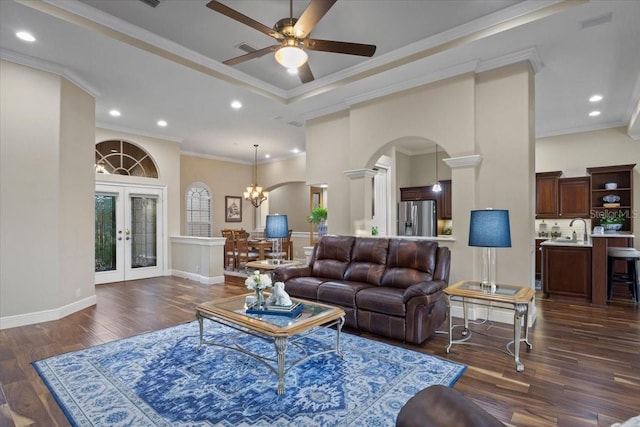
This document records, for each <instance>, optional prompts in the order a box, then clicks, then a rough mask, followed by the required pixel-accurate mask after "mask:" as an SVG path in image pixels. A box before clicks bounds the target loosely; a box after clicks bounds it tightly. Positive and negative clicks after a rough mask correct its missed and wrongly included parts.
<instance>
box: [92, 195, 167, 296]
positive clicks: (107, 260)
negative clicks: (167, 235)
mask: <svg viewBox="0 0 640 427" xmlns="http://www.w3.org/2000/svg"><path fill="white" fill-rule="evenodd" d="M162 195H163V190H162V189H161V188H147V187H130V186H123V185H110V184H96V192H95V211H96V227H95V283H96V284H101V283H110V282H120V281H124V280H133V279H143V278H147V277H156V276H162V275H163V271H164V266H163V259H164V257H163V246H164V245H163V235H162V234H163V233H162V230H163V228H164V227H163V208H162Z"/></svg>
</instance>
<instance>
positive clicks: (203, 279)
mask: <svg viewBox="0 0 640 427" xmlns="http://www.w3.org/2000/svg"><path fill="white" fill-rule="evenodd" d="M170 275H171V276H176V277H180V278H182V279H187V280H192V281H194V282H198V283H201V284H203V285H224V275H222V276H213V277H207V276H203V275H201V274H196V273H190V272H188V271H181V270H171V272H170Z"/></svg>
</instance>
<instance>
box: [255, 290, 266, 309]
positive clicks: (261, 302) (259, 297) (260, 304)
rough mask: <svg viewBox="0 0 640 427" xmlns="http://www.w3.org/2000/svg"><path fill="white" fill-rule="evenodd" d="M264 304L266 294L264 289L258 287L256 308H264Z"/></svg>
mask: <svg viewBox="0 0 640 427" xmlns="http://www.w3.org/2000/svg"><path fill="white" fill-rule="evenodd" d="M263 306H264V294H263V292H262V289H256V305H255V308H256V309H257V310H262V308H263Z"/></svg>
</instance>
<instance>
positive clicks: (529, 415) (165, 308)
mask: <svg viewBox="0 0 640 427" xmlns="http://www.w3.org/2000/svg"><path fill="white" fill-rule="evenodd" d="M244 292H245V289H244V288H243V287H242V286H237V285H227V286H219V285H213V286H204V285H200V284H197V283H194V282H189V281H187V280H182V279H178V278H175V277H161V278H155V279H146V280H136V281H131V282H125V283H115V284H109V285H100V286H97V287H96V295H97V305H95V306H93V307H90V308H87V309H85V310H82V311H81V312H78V313H75V314H72V315H70V316H68V317H65V318H64V319H61V320H58V321H54V322H47V323H41V324H37V325H30V326H24V327H19V328H12V329H6V330H2V331H0V386H1V387H0V426H14V425H15V426H27V425H29V426H47V427H48V426H67V425H69V423H68V422H67V420H66V418H65V416H64V414H63V413H62V411H61V410H60V408H59V407H58V405H57V403H56V402H55V400H54V398H53V397H52V396H51V394H50V393H49V392H48V390H47V388H46V386H45V385H44V384H43V383H42V381H41V380H40V378H39V376H38V374H37V373H36V371H35V370H34V369H33V367H32V366H31V362H33V361H35V360H38V359H42V358H46V357H49V356H53V355H56V354H60V353H63V352H68V351H73V350H78V349H82V348H86V347H89V346H93V345H96V344H101V343H105V342H109V341H113V340H116V339H120V338H125V337H129V336H132V335H136V334H140V333H143V332H148V331H152V330H157V329H162V328H166V327H169V326H173V325H177V324H180V323H183V322H188V321H192V320H194V309H195V306H196V305H197V304H198V303H199V302H202V301H206V300H210V299H214V298H218V297H223V296H231V295H236V294H240V293H244ZM536 305H537V309H538V320H537V322H536V324H535V326H534V327H533V328H531V329H530V339H529V341H530V342H531V344H533V349H532V350H530V351H527V350H525V347H524V345H523V346H522V352H521V360H522V361H523V363H524V365H525V371H524V372H522V373H517V372H516V371H515V368H514V363H513V359H512V358H511V357H510V356H509V355H507V354H506V353H504V352H502V351H498V350H497V348H498V347H500V348H502V347H501V346H502V345H503V342H502V341H499V340H497V339H495V338H492V337H485V336H481V335H479V336H474V337H473V339H474V340H476V339H477V342H480V343H485V344H488V345H492V346H495V347H496V350H491V349H487V348H484V347H478V346H468V345H458V346H454V347H453V348H452V349H451V353H450V354H446V352H445V347H446V345H447V343H448V338H447V336H446V335H442V334H438V335H435V336H434V337H432V338H431V339H429V340H427V341H426V342H425V343H424V344H422V345H421V346H414V345H406V344H403V343H399V342H395V341H391V340H388V339H383V338H380V337H375V336H370V335H367V336H368V337H369V338H372V339H377V340H380V341H384V342H388V343H391V344H394V345H402V346H404V347H407V348H413V349H416V350H418V351H423V352H426V353H431V354H434V355H436V356H439V357H442V358H444V359H450V360H453V361H456V362H460V363H463V364H465V365H467V366H468V368H467V371H466V372H465V373H464V375H463V376H462V377H461V378H460V379H459V380H458V382H457V383H456V384H455V388H456V389H457V390H459V391H460V392H462V393H463V394H465V395H466V396H468V397H470V398H471V399H473V401H475V402H476V403H477V404H478V405H480V406H481V407H483V408H484V409H486V410H487V411H489V412H490V413H492V414H493V415H495V416H496V417H497V418H499V419H500V420H501V421H503V422H505V423H507V424H508V425H514V426H609V425H611V424H613V423H616V422H621V421H623V420H626V419H628V418H631V417H633V416H637V415H639V414H640V308H639V307H638V306H636V305H634V304H633V303H632V302H630V301H629V300H623V299H616V300H614V302H613V303H612V304H610V306H608V307H604V308H593V307H589V306H587V305H581V304H577V303H571V302H564V301H558V300H552V299H541V298H538V299H537V302H536ZM484 327H485V325H479V326H477V327H476V328H484ZM443 328H444V325H443ZM347 332H354V331H347ZM490 333H491V334H492V335H493V334H495V335H498V336H503V337H505V338H506V337H509V336H510V335H511V329H510V328H509V327H508V326H506V325H500V324H496V325H493V326H492V327H491V331H490Z"/></svg>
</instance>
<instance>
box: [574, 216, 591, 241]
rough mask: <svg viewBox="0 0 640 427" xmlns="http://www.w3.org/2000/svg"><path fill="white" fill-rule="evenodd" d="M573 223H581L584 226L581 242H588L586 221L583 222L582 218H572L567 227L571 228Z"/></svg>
mask: <svg viewBox="0 0 640 427" xmlns="http://www.w3.org/2000/svg"><path fill="white" fill-rule="evenodd" d="M575 221H582V223H583V224H584V235H583V237H582V240H584V242H585V243H587V241H588V240H589V236H588V235H587V221H585V220H584V219H582V218H573V219H572V220H571V222H570V223H569V227H573V223H574V222H575Z"/></svg>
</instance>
